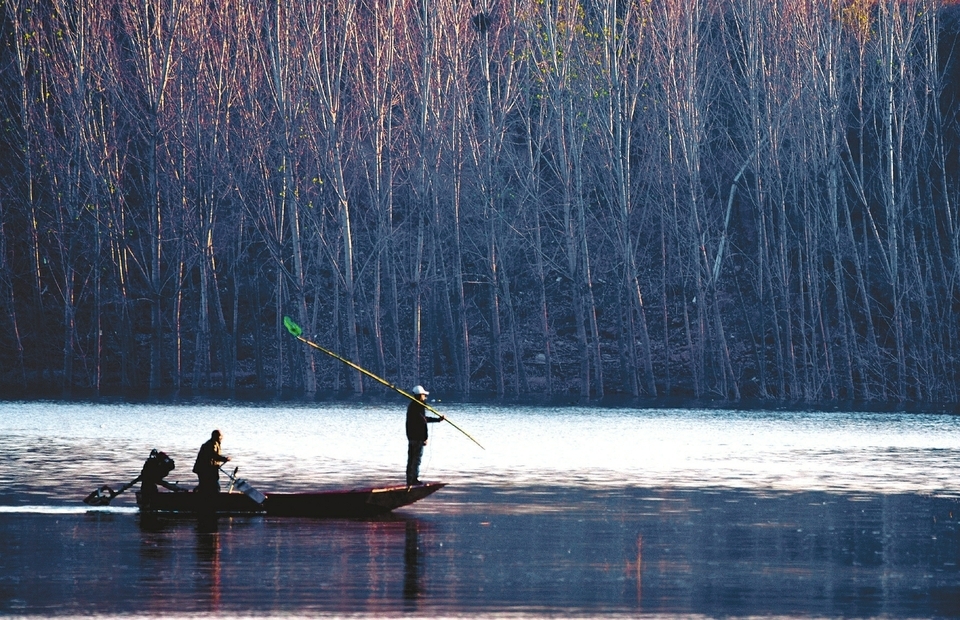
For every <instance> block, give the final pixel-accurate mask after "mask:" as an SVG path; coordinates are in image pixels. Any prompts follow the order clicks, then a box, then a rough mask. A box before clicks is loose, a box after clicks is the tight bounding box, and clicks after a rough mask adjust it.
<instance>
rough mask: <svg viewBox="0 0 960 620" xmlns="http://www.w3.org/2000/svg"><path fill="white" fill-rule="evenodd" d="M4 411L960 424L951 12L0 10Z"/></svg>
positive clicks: (959, 214)
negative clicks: (771, 411)
mask: <svg viewBox="0 0 960 620" xmlns="http://www.w3.org/2000/svg"><path fill="white" fill-rule="evenodd" d="M0 7H2V11H0V13H2V22H0V24H2V30H0V37H2V48H0V82H2V90H0V96H2V100H0V106H2V108H0V120H2V133H0V322H2V328H0V385H2V386H3V387H4V389H5V391H6V393H8V394H13V393H16V394H28V395H29V394H37V393H49V390H50V389H51V388H52V389H55V390H56V393H57V394H64V395H69V394H73V395H77V394H81V393H83V394H90V393H95V394H107V393H125V394H169V393H173V392H177V391H189V392H190V393H198V394H204V393H224V392H226V393H234V394H237V393H242V392H241V391H242V390H244V389H248V388H249V389H251V390H253V389H256V390H259V391H260V392H262V393H266V394H271V393H272V394H281V393H287V394H291V393H292V394H299V395H303V396H306V397H307V398H311V397H314V396H315V395H316V394H317V393H318V392H334V393H346V394H361V393H364V390H367V391H370V390H372V386H371V385H369V384H366V383H365V381H366V380H363V379H362V377H361V376H360V375H359V374H358V373H356V372H355V371H350V370H349V369H348V368H347V367H346V366H344V365H342V364H340V363H338V362H336V361H334V360H332V359H330V358H327V357H318V356H317V354H316V352H312V351H311V350H310V349H309V348H308V347H304V346H303V345H302V343H299V342H297V341H296V340H294V339H293V338H291V337H290V336H289V335H288V334H286V332H285V330H284V329H283V325H282V319H283V317H284V316H285V315H288V316H290V317H292V318H293V319H294V320H295V321H296V322H298V323H299V324H300V325H302V326H303V327H304V333H305V335H307V336H308V337H309V338H310V339H311V340H313V341H315V342H317V343H319V344H321V345H322V346H324V347H327V348H329V349H332V350H334V351H336V352H338V353H339V354H341V355H343V356H344V357H347V358H350V359H352V360H354V361H355V362H357V363H359V364H360V365H362V366H365V367H367V368H369V369H370V370H371V371H373V372H375V373H377V374H379V375H381V376H385V377H388V378H389V379H390V380H391V381H394V382H396V383H398V384H400V385H407V384H413V383H414V382H422V383H424V384H429V385H431V386H432V387H433V388H434V390H435V391H439V392H442V393H445V394H451V395H452V394H459V395H461V396H462V397H470V396H473V397H477V396H485V395H493V396H500V397H527V396H532V397H541V396H542V397H547V398H548V397H556V396H564V397H569V396H573V397H576V398H581V399H588V398H589V399H595V398H601V397H605V396H606V397H609V396H613V395H622V396H626V397H640V398H678V397H679V398H716V399H724V400H732V401H738V400H745V399H759V400H767V401H771V402H804V403H823V402H862V403H870V402H874V403H878V402H879V403H905V402H921V403H941V404H942V403H954V402H956V400H957V397H958V386H960V383H958V380H960V329H958V327H960V166H958V163H960V135H958V127H957V112H958V107H957V104H958V102H957V101H956V100H955V99H954V92H955V86H956V84H957V83H958V82H957V76H955V75H954V72H955V61H954V54H955V53H956V51H957V50H955V49H954V45H955V41H956V40H957V39H956V33H957V27H956V12H955V10H954V7H953V6H950V3H947V2H945V0H471V1H469V2H468V1H467V0H452V1H450V2H439V3H437V2H430V3H428V2H426V1H425V0H324V1H322V2H318V1H317V0H270V2H264V3H258V2H245V1H242V0H213V1H209V0H205V1H201V0H0Z"/></svg>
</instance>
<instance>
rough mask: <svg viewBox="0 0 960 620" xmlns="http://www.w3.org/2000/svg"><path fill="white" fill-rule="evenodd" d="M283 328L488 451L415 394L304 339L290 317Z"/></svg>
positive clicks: (284, 322) (301, 330) (286, 319)
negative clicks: (434, 416) (425, 410)
mask: <svg viewBox="0 0 960 620" xmlns="http://www.w3.org/2000/svg"><path fill="white" fill-rule="evenodd" d="M283 326H284V327H286V328H287V331H288V332H290V335H291V336H293V337H294V338H296V339H297V340H299V341H300V342H302V343H304V344H306V345H308V346H311V347H313V348H314V349H316V350H317V351H322V352H323V353H326V354H327V355H329V356H330V357H332V358H334V359H337V360H340V361H341V362H343V363H344V364H346V365H347V366H349V367H350V368H353V369H354V370H356V371H359V372H361V373H363V374H365V375H366V376H368V377H370V378H371V379H373V380H374V381H377V382H379V383H381V384H383V385H385V386H387V387H388V388H390V389H391V390H393V391H394V392H396V393H397V394H400V395H401V396H406V397H407V398H409V399H410V400H412V401H413V402H415V403H417V404H419V405H423V407H424V409H427V410H428V411H430V412H432V413H435V414H436V415H438V416H440V417H442V418H443V420H444V422H447V423H448V424H450V426H452V427H453V428H455V429H457V430H458V431H460V432H461V433H463V434H464V435H465V436H466V437H467V439H469V440H470V441H472V442H473V443H475V444H477V445H478V446H480V449H481V450H486V448H484V447H483V446H482V445H480V442H479V441H477V440H476V439H474V438H473V437H471V436H470V433H468V432H467V431H465V430H463V429H462V428H460V427H459V426H457V425H456V424H454V423H453V422H451V421H450V418H448V417H447V416H445V415H444V414H442V413H440V412H439V411H437V410H436V409H434V408H433V407H431V406H430V405H428V404H427V403H425V402H423V401H421V400H420V399H419V398H417V397H416V396H414V395H413V394H409V393H407V392H405V391H404V390H402V389H400V388H398V387H397V386H395V385H394V384H392V383H390V382H389V381H387V380H386V379H383V378H381V377H378V376H377V375H375V374H373V373H372V372H370V371H369V370H367V369H366V368H363V367H362V366H358V365H356V364H354V363H353V362H351V361H350V360H348V359H346V358H345V357H340V356H339V355H337V354H336V353H334V352H333V351H330V350H328V349H324V348H323V347H321V346H320V345H318V344H317V343H316V342H311V341H309V340H307V339H306V338H304V337H303V329H301V327H300V326H299V325H297V324H296V323H294V322H293V319H291V318H290V317H288V316H285V317H283Z"/></svg>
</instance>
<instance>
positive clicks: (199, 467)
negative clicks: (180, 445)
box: [193, 431, 230, 494]
mask: <svg viewBox="0 0 960 620" xmlns="http://www.w3.org/2000/svg"><path fill="white" fill-rule="evenodd" d="M221 439H223V435H222V434H221V433H220V431H213V432H212V433H210V439H209V440H207V441H206V442H205V443H204V444H203V445H202V446H200V452H198V453H197V462H196V463H194V464H193V473H195V474H197V478H199V479H200V484H199V485H198V486H197V492H198V493H208V494H216V493H219V492H220V465H222V464H223V463H226V462H227V461H229V460H230V457H229V456H223V455H221V454H220V440H221Z"/></svg>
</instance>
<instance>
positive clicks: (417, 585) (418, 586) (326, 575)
mask: <svg viewBox="0 0 960 620" xmlns="http://www.w3.org/2000/svg"><path fill="white" fill-rule="evenodd" d="M137 520H138V523H139V537H140V543H139V545H140V558H141V561H140V566H139V568H138V569H136V571H134V572H136V573H137V575H136V577H134V576H133V575H132V574H130V573H129V572H128V575H129V577H128V578H130V579H131V580H132V581H134V582H136V583H137V584H138V586H137V591H138V607H137V609H136V611H137V612H138V613H149V614H161V615H167V614H171V613H177V614H194V613H218V614H220V613H227V614H229V613H239V612H241V611H243V610H256V611H258V612H260V613H289V612H291V611H294V610H298V609H305V608H306V609H323V610H326V611H334V612H337V613H351V614H353V613H360V614H373V615H379V614H381V613H384V614H392V613H396V612H398V611H400V610H403V611H418V610H421V609H422V603H423V601H424V596H425V593H426V590H425V587H424V574H425V572H424V571H425V566H426V564H427V556H426V555H425V550H424V548H423V546H422V544H421V532H426V531H429V530H430V526H429V525H428V524H427V523H425V522H422V521H421V520H418V519H416V518H413V517H410V516H403V515H397V514H387V515H384V516H380V517H373V518H368V519H313V518H291V517H284V518H272V517H267V516H249V517H237V516H232V517H231V516H216V515H209V514H205V515H169V514H157V513H141V514H140V515H138V516H137ZM125 608H126V603H122V602H120V601H117V602H116V604H114V605H113V608H112V611H115V612H116V611H119V612H122V613H126V612H130V611H132V610H130V609H125ZM0 609H2V606H0Z"/></svg>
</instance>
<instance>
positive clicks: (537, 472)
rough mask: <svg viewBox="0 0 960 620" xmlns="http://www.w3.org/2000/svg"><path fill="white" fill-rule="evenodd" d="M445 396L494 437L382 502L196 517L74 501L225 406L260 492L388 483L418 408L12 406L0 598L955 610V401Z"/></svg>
mask: <svg viewBox="0 0 960 620" xmlns="http://www.w3.org/2000/svg"><path fill="white" fill-rule="evenodd" d="M445 412H447V413H448V414H449V415H450V416H451V418H453V419H454V420H455V421H456V422H457V423H458V424H460V425H461V426H463V427H464V428H467V429H469V430H470V431H471V433H472V434H474V436H476V437H477V438H478V439H479V440H480V441H481V443H484V444H485V446H486V447H487V449H486V450H480V449H479V448H476V447H475V446H472V444H470V442H469V441H467V440H464V439H463V438H462V437H459V436H458V435H457V433H456V431H455V430H452V429H450V428H449V427H446V426H443V425H431V431H432V433H433V434H432V436H431V441H430V446H429V450H428V454H427V456H426V457H425V464H424V473H425V474H426V475H425V476H424V477H425V478H429V479H440V480H445V481H448V482H450V486H448V487H447V488H445V489H443V490H441V491H440V492H439V493H437V494H435V495H433V496H431V497H430V498H427V499H426V500H423V501H422V502H420V503H418V504H416V505H414V506H411V507H408V508H406V509H404V510H401V511H397V512H396V513H395V514H394V515H392V516H390V517H388V518H383V519H377V520H357V521H354V520H318V519H280V518H266V517H243V518H237V517H234V518H220V519H219V520H216V521H214V522H200V521H198V520H196V519H192V518H173V517H166V518H148V517H144V516H141V515H139V514H138V513H137V511H136V508H135V506H134V505H133V502H132V500H133V497H132V495H130V496H127V495H122V496H120V497H118V498H117V499H116V500H114V502H113V504H112V505H111V506H110V507H108V508H105V509H96V510H91V509H89V508H88V507H87V506H85V505H84V504H82V502H81V501H80V500H81V499H82V498H83V497H84V496H85V495H86V493H88V492H90V491H92V490H93V489H94V488H95V487H96V486H98V485H100V484H103V483H110V484H111V485H112V486H115V487H117V486H119V483H122V482H124V481H128V480H130V479H132V478H133V477H135V476H136V474H137V473H138V472H139V467H140V465H141V464H142V461H143V459H144V458H146V454H148V453H149V450H150V448H151V447H157V448H160V449H165V450H167V451H168V452H169V453H170V454H171V455H172V456H174V458H175V459H176V460H177V469H176V470H175V472H174V475H171V476H170V478H171V479H174V480H176V479H180V480H181V481H182V482H190V483H192V480H191V478H192V475H190V474H189V473H188V472H189V469H190V465H192V460H193V456H194V455H195V451H196V448H197V447H199V444H200V443H201V442H202V441H203V440H204V439H205V436H206V435H208V434H209V430H210V427H211V425H213V426H218V427H221V428H223V429H224V430H225V439H224V450H225V452H227V453H229V454H231V455H232V456H233V457H234V463H237V464H240V463H242V464H243V465H242V469H241V472H243V470H244V469H246V472H245V475H246V477H247V479H248V480H249V481H250V482H251V483H253V484H254V485H255V486H257V487H258V488H261V489H262V490H265V491H271V490H281V489H287V490H289V489H292V488H297V489H302V490H308V489H314V488H333V487H338V486H341V487H342V486H351V485H353V484H361V483H363V484H365V483H369V482H379V483H387V482H389V483H394V482H397V481H398V479H399V477H400V476H402V469H403V457H404V452H405V446H404V445H403V436H402V434H403V430H402V427H403V419H402V407H397V408H376V407H372V408H371V407H360V406H357V407H347V408H339V409H330V408H325V409H322V410H319V409H311V408H298V409H292V410H291V409H289V408H285V409H273V408H269V407H260V408H243V407H169V408H161V407H150V406H117V407H104V406H95V405H70V406H64V405H46V404H30V405H27V404H16V403H14V404H5V405H0V615H21V616H34V617H39V616H67V615H98V616H101V615H103V616H106V615H123V616H139V615H144V616H205V617H214V616H216V617H237V616H257V617H262V616H286V617H292V616H303V615H346V616H362V617H382V616H511V617H515V616H557V617H561V616H598V615H599V616H603V615H610V616H614V615H623V616H638V615H644V614H651V615H704V616H748V615H759V616H773V615H777V616H792V617H808V616H829V617H960V527H958V517H960V503H958V499H957V491H958V489H960V485H958V476H960V472H958V467H957V464H958V460H957V457H958V455H960V423H958V422H960V421H958V420H957V419H956V418H954V417H950V416H935V415H929V416H925V415H915V416H901V415H890V414H872V415H866V414H841V413H837V414H809V413H762V412H761V413H747V412H704V411H680V410H677V411H668V412H664V411H641V410H594V409H582V410H567V409H565V410H547V409H530V410H517V409H509V410H496V409H489V408H480V407H450V408H449V409H446V410H445ZM435 426H436V427H438V428H437V429H436V431H435V430H434V427H435ZM249 429H253V430H249Z"/></svg>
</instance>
